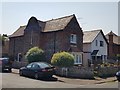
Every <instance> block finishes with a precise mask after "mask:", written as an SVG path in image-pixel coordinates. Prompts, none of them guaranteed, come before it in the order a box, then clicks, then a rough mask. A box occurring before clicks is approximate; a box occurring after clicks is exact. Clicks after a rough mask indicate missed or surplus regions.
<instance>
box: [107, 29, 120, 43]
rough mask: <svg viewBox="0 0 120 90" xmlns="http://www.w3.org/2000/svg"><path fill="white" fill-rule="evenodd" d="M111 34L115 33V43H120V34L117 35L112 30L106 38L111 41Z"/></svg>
mask: <svg viewBox="0 0 120 90" xmlns="http://www.w3.org/2000/svg"><path fill="white" fill-rule="evenodd" d="M109 35H113V43H115V44H120V36H118V35H116V34H115V33H113V32H112V31H111V32H109V33H108V34H106V35H105V36H106V38H107V40H108V42H109Z"/></svg>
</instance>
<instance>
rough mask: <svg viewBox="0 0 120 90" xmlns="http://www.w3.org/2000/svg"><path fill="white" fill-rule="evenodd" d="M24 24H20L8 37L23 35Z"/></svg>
mask: <svg viewBox="0 0 120 90" xmlns="http://www.w3.org/2000/svg"><path fill="white" fill-rule="evenodd" d="M25 28H26V26H20V27H19V28H18V29H17V31H15V32H14V33H13V34H12V35H9V37H17V36H22V35H24V29H25Z"/></svg>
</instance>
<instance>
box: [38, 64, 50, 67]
mask: <svg viewBox="0 0 120 90" xmlns="http://www.w3.org/2000/svg"><path fill="white" fill-rule="evenodd" d="M38 65H39V66H40V67H41V68H47V67H51V66H50V65H49V64H47V63H38Z"/></svg>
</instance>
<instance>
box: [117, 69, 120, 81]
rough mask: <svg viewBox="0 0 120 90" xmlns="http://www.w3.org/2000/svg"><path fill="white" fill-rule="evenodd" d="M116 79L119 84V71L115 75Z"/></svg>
mask: <svg viewBox="0 0 120 90" xmlns="http://www.w3.org/2000/svg"><path fill="white" fill-rule="evenodd" d="M116 78H117V80H118V81H119V82H120V71H118V72H117V73H116Z"/></svg>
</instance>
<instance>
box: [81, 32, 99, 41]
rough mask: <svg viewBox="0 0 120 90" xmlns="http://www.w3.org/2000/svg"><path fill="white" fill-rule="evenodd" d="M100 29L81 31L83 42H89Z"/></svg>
mask: <svg viewBox="0 0 120 90" xmlns="http://www.w3.org/2000/svg"><path fill="white" fill-rule="evenodd" d="M100 31H101V30H93V31H85V32H83V33H84V35H83V43H91V42H92V41H93V40H94V39H95V38H96V36H97V35H98V34H99V33H100Z"/></svg>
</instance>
